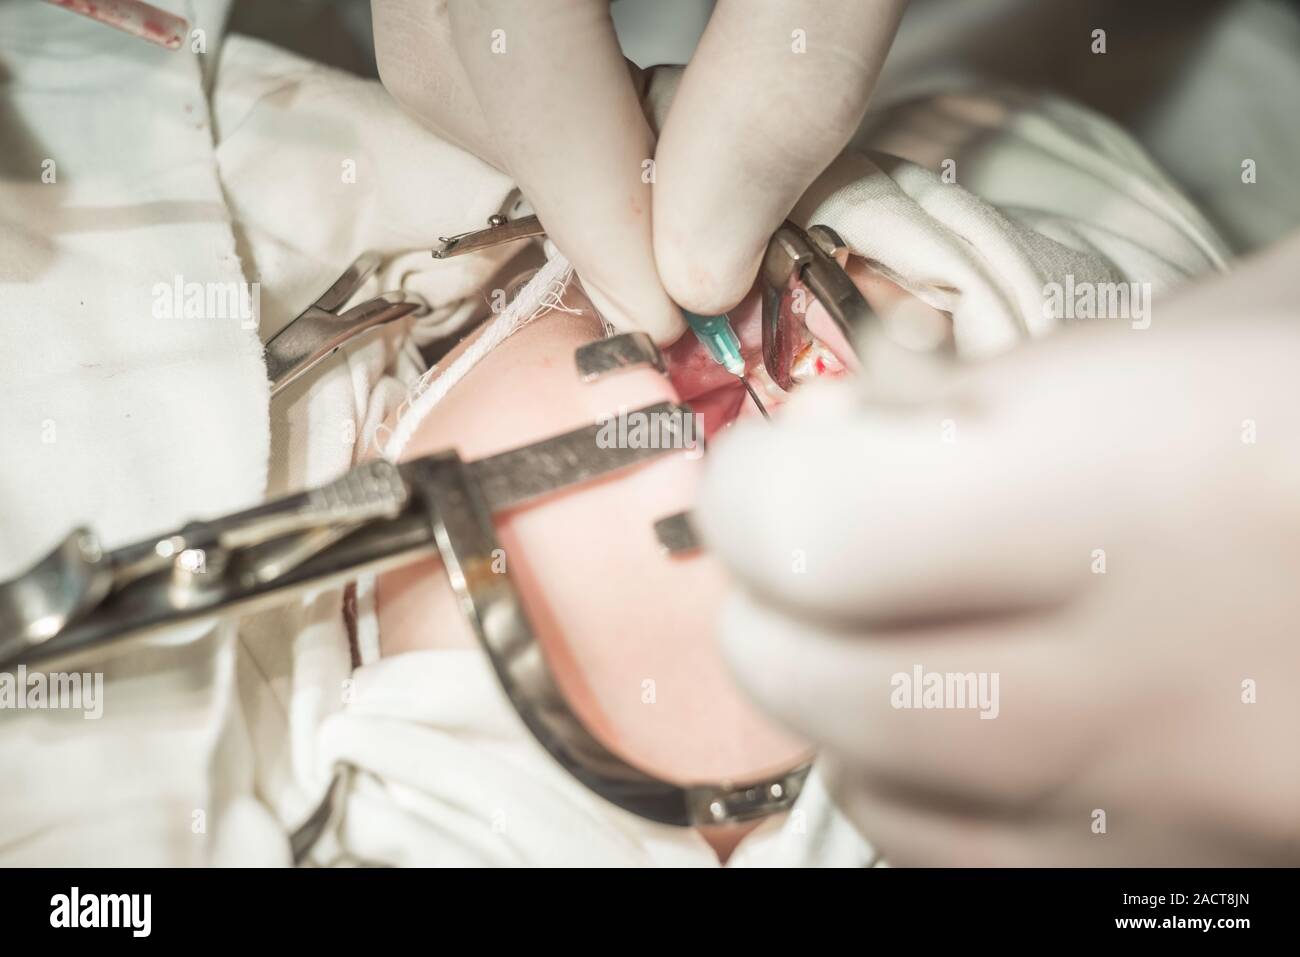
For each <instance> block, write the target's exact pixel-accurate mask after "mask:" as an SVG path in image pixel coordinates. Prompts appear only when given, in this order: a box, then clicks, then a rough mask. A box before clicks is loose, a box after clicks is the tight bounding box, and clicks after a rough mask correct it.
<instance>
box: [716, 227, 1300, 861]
mask: <svg viewBox="0 0 1300 957" xmlns="http://www.w3.org/2000/svg"><path fill="white" fill-rule="evenodd" d="M1291 246H1292V247H1293V248H1292V251H1291V255H1292V256H1294V255H1295V252H1296V250H1297V247H1298V244H1297V243H1295V242H1294V241H1293V242H1292V243H1291ZM1293 263H1294V259H1292V266H1290V267H1289V275H1290V276H1294V266H1293ZM1280 264H1281V262H1280V260H1279V257H1277V256H1274V257H1273V262H1272V267H1273V269H1272V273H1273V275H1272V276H1271V278H1272V279H1273V280H1274V282H1273V284H1272V286H1271V287H1262V286H1260V285H1259V279H1260V276H1261V270H1260V269H1259V268H1253V269H1244V270H1242V271H1241V274H1240V275H1238V276H1235V277H1231V278H1230V279H1229V280H1227V281H1226V283H1220V285H1219V286H1218V287H1217V288H1211V289H1202V290H1199V291H1198V295H1196V296H1195V297H1188V298H1185V299H1184V300H1183V302H1182V303H1180V304H1169V305H1166V306H1165V308H1164V309H1162V308H1161V304H1160V303H1157V305H1156V308H1155V312H1154V320H1155V321H1154V324H1153V326H1152V328H1151V329H1149V330H1146V331H1135V330H1133V329H1131V328H1130V326H1129V324H1128V323H1106V322H1104V321H1102V322H1100V323H1099V324H1098V325H1095V326H1091V327H1078V328H1072V329H1068V330H1064V331H1062V332H1061V333H1060V334H1059V335H1057V336H1054V337H1053V338H1052V339H1050V340H1048V341H1045V342H1042V343H1038V344H1034V345H1030V346H1026V347H1024V348H1023V349H1022V350H1021V351H1019V352H1018V353H1016V354H1014V355H1011V356H1008V357H1005V358H1002V359H999V360H996V361H992V362H989V363H987V364H985V365H983V366H980V367H975V368H972V369H970V370H969V371H968V372H967V373H966V374H965V375H964V376H963V377H962V378H961V379H960V380H959V381H957V382H955V383H954V384H953V386H952V388H951V390H949V391H947V392H946V393H945V395H944V396H943V397H942V398H940V399H939V400H937V401H935V402H934V403H933V404H925V405H918V406H913V407H909V408H889V407H886V406H882V405H879V404H876V405H869V404H867V403H866V402H865V401H864V400H863V398H862V395H863V392H862V384H861V383H855V382H839V383H833V384H828V385H822V386H818V387H815V388H814V389H811V390H809V392H808V393H807V394H805V395H801V396H798V397H796V399H795V401H794V402H792V403H791V405H790V406H789V407H788V409H787V410H786V414H785V416H784V417H783V418H782V420H781V421H779V422H774V423H772V424H771V425H770V426H768V425H763V424H752V425H748V426H738V427H737V428H736V429H734V430H733V434H731V435H729V436H726V437H724V438H723V439H720V440H719V441H718V443H717V444H716V446H715V447H714V448H712V449H711V451H710V459H711V462H710V467H709V473H708V478H707V483H706V487H705V489H704V491H703V496H702V500H701V503H700V509H699V515H700V522H701V525H702V532H703V533H704V536H705V538H706V540H707V542H708V544H709V546H710V547H711V548H712V549H713V550H714V551H715V552H716V554H718V555H719V556H721V558H722V559H723V560H724V561H725V562H726V563H727V564H728V565H729V566H730V568H731V569H732V570H733V572H734V573H735V575H736V576H737V577H738V579H739V580H740V582H741V583H742V586H743V587H742V588H740V589H739V591H738V594H736V595H735V597H734V600H733V603H732V604H731V606H730V608H729V611H728V614H727V616H726V618H725V621H724V624H723V633H722V641H723V644H724V647H725V652H726V654H727V656H728V660H729V661H730V662H731V664H732V666H733V668H734V671H735V674H736V676H737V678H738V680H739V681H740V683H741V685H742V687H744V688H746V689H747V690H748V691H749V692H751V693H752V694H753V696H754V697H755V698H756V699H757V700H758V702H759V703H760V704H762V705H763V706H765V707H766V708H767V709H768V710H770V711H771V712H772V713H773V714H774V715H775V716H776V717H777V718H778V719H781V720H783V721H784V722H785V723H787V724H788V725H789V726H790V727H791V728H793V729H795V730H796V731H797V732H799V733H801V734H803V735H806V736H807V737H809V738H811V739H813V740H815V741H818V742H820V743H821V745H822V746H823V750H822V756H821V758H820V759H819V760H820V762H821V764H822V766H823V768H824V769H825V770H826V772H827V774H828V778H829V782H830V785H831V788H832V791H833V793H834V794H835V795H836V797H837V800H838V801H839V802H840V804H841V806H842V807H843V809H844V810H845V811H846V812H847V813H848V814H849V815H850V816H851V817H852V819H853V820H854V821H855V822H856V823H857V824H858V826H859V827H860V828H861V829H862V831H863V833H864V834H865V835H866V836H867V837H868V838H869V839H871V840H873V841H874V842H876V843H877V846H878V848H879V849H880V850H881V852H882V853H883V854H884V855H885V856H886V857H887V859H889V860H891V861H893V862H895V863H899V864H999V865H1003V864H1005V865H1033V864H1106V865H1112V864H1133V863H1142V864H1165V865H1169V864H1174V865H1177V864H1191V863H1206V864H1264V863H1282V862H1288V863H1290V864H1293V865H1294V864H1296V863H1300V747H1298V746H1297V744H1296V741H1297V729H1298V728H1300V695H1297V694H1296V693H1295V688H1296V687H1297V683H1298V682H1300V637H1297V630H1296V621H1297V620H1298V619H1300V589H1297V586H1296V582H1297V581H1300V403H1298V402H1297V401H1296V398H1297V391H1296V383H1297V382H1300V326H1298V325H1297V323H1296V321H1295V318H1296V317H1295V305H1294V303H1295V301H1296V298H1295V296H1294V291H1295V290H1294V286H1295V280H1294V279H1293V278H1291V279H1290V280H1289V281H1290V285H1291V288H1292V295H1290V296H1289V297H1287V298H1289V300H1290V303H1291V305H1290V307H1289V310H1288V311H1287V312H1278V313H1272V315H1276V316H1279V317H1283V318H1278V319H1267V318H1260V319H1256V320H1249V319H1238V318H1235V317H1234V316H1233V315H1231V314H1228V315H1224V314H1222V313H1220V314H1219V315H1217V316H1214V317H1211V318H1208V319H1206V318H1200V317H1195V318H1194V317H1191V316H1190V313H1191V312H1192V311H1194V310H1195V309H1196V308H1197V306H1196V302H1197V300H1199V301H1201V302H1204V301H1217V302H1219V303H1220V304H1222V303H1224V302H1227V301H1232V300H1234V299H1235V302H1236V303H1237V306H1238V309H1239V310H1240V311H1239V312H1238V313H1237V314H1238V315H1241V314H1243V313H1244V314H1245V315H1251V314H1252V313H1251V306H1250V297H1251V295H1252V293H1251V290H1252V289H1260V288H1264V289H1265V293H1264V295H1272V296H1273V300H1274V301H1276V300H1277V298H1278V297H1277V295H1275V292H1276V290H1277V289H1279V288H1281V287H1280V286H1279V285H1278V282H1279V281H1281V280H1282V276H1281V274H1280V272H1279V269H1278V267H1279V266H1280ZM1264 272H1268V270H1264ZM1225 288H1226V289H1227V290H1228V291H1229V292H1231V290H1234V289H1235V290H1236V295H1235V296H1230V295H1228V294H1227V293H1225V291H1224V290H1225ZM1269 289H1271V290H1273V292H1269ZM1254 314H1256V315H1268V314H1270V313H1268V312H1267V311H1265V312H1264V313H1258V312H1257V313H1254ZM918 669H919V670H920V673H921V680H920V681H919V682H917V681H916V680H915V679H916V677H917V670H918ZM946 673H952V674H963V675H964V674H974V675H975V676H976V683H975V685H974V686H973V690H974V691H975V692H976V694H975V696H974V697H975V699H976V700H975V701H971V700H969V699H968V700H967V701H966V702H965V703H966V704H967V707H965V708H958V707H953V705H957V704H960V703H961V702H960V701H959V700H958V699H957V698H956V697H955V688H954V696H951V697H944V696H939V697H932V696H931V695H932V694H933V693H931V695H927V694H926V685H927V682H928V681H932V680H933V679H930V678H928V676H929V675H931V674H940V675H942V674H946ZM981 675H983V676H984V683H983V684H982V685H981V684H980V683H979V676H981ZM993 676H997V684H996V686H994V685H993V682H992V680H991V679H992V677H993ZM913 685H916V687H913ZM981 690H982V691H984V693H985V694H984V697H983V700H979V698H980V696H979V691H981ZM936 702H938V703H942V704H945V705H947V706H948V707H947V708H934V707H928V706H925V707H915V705H917V704H921V705H927V704H929V705H932V704H934V703H936ZM981 712H983V713H984V714H986V715H988V717H987V718H985V717H982V716H981Z"/></svg>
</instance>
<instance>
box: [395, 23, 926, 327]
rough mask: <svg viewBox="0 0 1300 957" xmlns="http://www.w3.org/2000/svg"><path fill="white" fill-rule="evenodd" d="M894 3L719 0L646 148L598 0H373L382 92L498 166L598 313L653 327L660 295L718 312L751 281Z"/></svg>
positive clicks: (855, 95)
mask: <svg viewBox="0 0 1300 957" xmlns="http://www.w3.org/2000/svg"><path fill="white" fill-rule="evenodd" d="M903 5H904V0H871V2H867V3H864V2H863V0H719V3H718V5H717V8H716V9H715V11H714V14H713V17H712V19H711V20H710V21H709V26H708V29H707V31H706V32H705V35H704V37H703V39H702V40H701V43H700V48H699V51H698V53H697V54H696V56H695V57H694V58H693V59H692V62H691V64H690V66H689V68H688V69H687V71H686V73H685V76H684V78H683V80H682V83H681V86H680V89H679V91H678V93H677V96H676V100H675V102H674V103H673V106H672V108H671V110H670V111H669V113H668V116H667V118H666V120H665V124H664V128H663V131H662V142H661V144H660V147H659V149H658V151H657V152H656V149H655V139H654V133H653V131H652V130H651V127H650V124H649V122H648V121H647V118H646V114H645V112H644V111H643V109H642V104H641V100H640V98H641V96H642V94H643V93H644V90H645V83H646V78H645V76H644V75H643V74H642V73H641V71H639V70H638V69H637V68H636V67H635V66H634V65H632V64H630V63H627V62H626V61H625V60H624V59H623V56H622V54H621V52H620V50H619V46H618V39H617V37H616V36H615V33H614V25H613V22H612V20H611V19H610V16H609V2H608V0H568V2H564V3H550V2H547V3H538V2H532V0H472V2H463V0H455V2H450V3H449V2H447V0H374V2H373V4H372V9H373V15H374V28H375V53H376V57H377V59H378V62H379V71H380V75H381V77H382V79H383V82H384V85H385V86H386V87H387V88H388V90H389V91H390V92H391V93H392V94H393V96H394V97H395V98H396V99H397V100H398V101H399V102H400V103H402V104H403V106H405V107H406V108H407V109H408V110H409V111H411V112H412V113H414V114H415V115H416V116H417V117H418V118H419V119H420V120H421V121H423V122H424V123H425V124H426V125H428V126H429V127H431V128H432V129H434V130H435V131H436V132H438V133H439V134H441V135H442V136H444V137H446V138H447V139H449V140H451V141H452V142H454V143H457V144H458V145H460V146H462V147H464V148H465V149H467V150H469V151H470V152H472V153H474V154H475V155H477V156H479V157H480V158H482V159H484V160H486V161H487V162H489V163H491V164H493V165H494V166H496V167H498V168H499V169H502V170H505V171H507V172H508V173H509V174H510V175H511V176H512V177H514V179H515V181H516V182H517V183H518V185H519V187H520V189H521V190H522V191H523V194H524V195H525V196H526V197H528V199H529V201H530V202H531V203H532V205H533V207H534V209H536V211H537V214H538V216H539V217H540V218H541V220H542V222H543V223H545V224H546V228H547V231H548V233H549V235H550V236H551V238H553V239H554V240H555V242H556V245H557V246H558V247H559V248H560V249H562V250H563V251H564V253H565V255H567V256H568V257H569V259H570V260H571V261H572V262H573V264H574V266H575V268H576V269H577V272H578V274H579V275H580V276H581V277H582V280H583V284H584V286H586V288H587V290H588V292H589V293H590V294H591V298H592V300H593V301H594V302H595V304H596V306H597V307H598V308H599V309H600V310H601V312H602V313H603V314H604V315H605V316H606V318H608V319H609V320H610V321H611V322H613V323H614V324H615V325H616V326H618V327H620V328H624V329H629V328H639V329H644V330H646V331H648V332H649V333H651V335H653V336H654V337H655V338H656V339H657V340H659V341H661V342H669V341H672V340H673V339H675V338H677V336H678V335H680V334H681V332H682V330H683V329H684V325H683V322H682V317H681V314H680V313H679V312H678V310H677V308H676V307H675V306H674V305H673V301H674V300H675V301H676V302H678V303H680V304H682V305H684V306H686V307H687V308H689V309H692V310H695V311H697V312H702V313H717V312H721V311H723V310H725V309H730V308H731V307H732V306H734V305H736V303H738V302H739V301H740V300H741V298H742V297H743V296H744V295H745V293H746V292H748V291H749V288H750V286H751V285H752V284H753V282H754V278H755V276H756V274H757V271H758V264H759V256H760V255H761V254H762V251H763V248H764V247H765V246H766V243H767V240H768V238H769V237H770V236H771V235H772V233H773V232H774V231H775V229H776V227H777V226H778V225H779V224H780V222H781V220H782V219H784V218H785V217H786V216H787V215H788V214H789V212H790V210H791V208H792V207H793V206H794V204H795V201H796V200H797V199H798V198H799V197H800V196H801V195H802V194H803V192H804V191H805V190H806V189H807V188H808V186H809V184H811V183H812V181H813V180H814V179H815V178H816V177H817V176H818V174H820V173H821V172H822V170H824V169H825V168H826V166H827V165H828V164H829V163H830V161H831V160H832V159H833V158H834V157H835V156H836V155H837V154H838V153H839V152H840V150H841V149H843V147H844V146H845V144H846V143H847V142H848V140H849V138H850V137H851V136H852V134H853V132H854V131H855V130H856V128H857V126H858V122H859V121H860V120H861V118H862V114H863V112H864V111H865V109H866V103H867V97H868V95H869V93H870V91H871V87H872V85H873V84H874V82H875V78H876V75H877V73H878V72H879V69H880V65H881V63H882V61H883V60H884V54H885V51H886V50H887V49H888V46H889V43H890V41H891V40H892V39H893V35H894V30H895V28H896V27H897V23H898V19H899V16H900V12H901V9H902V7H903ZM652 158H653V160H654V162H655V166H654V167H653V168H652V167H651V166H650V165H649V163H650V160H651V159H652ZM432 175H433V174H432V173H431V176H432ZM652 183H653V184H654V196H653V199H652V197H651V184H652ZM437 186H438V184H437V182H436V180H431V182H430V188H432V189H436V188H437ZM652 202H653V221H654V236H653V240H652V235H651V212H652V208H651V204H652ZM652 243H653V245H652ZM656 254H657V255H658V264H659V270H660V271H662V275H663V277H664V280H663V283H661V282H660V279H659V276H660V272H659V271H657V270H656V261H655V256H656ZM665 286H666V288H667V292H665ZM670 294H671V297H672V298H671V299H670Z"/></svg>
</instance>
